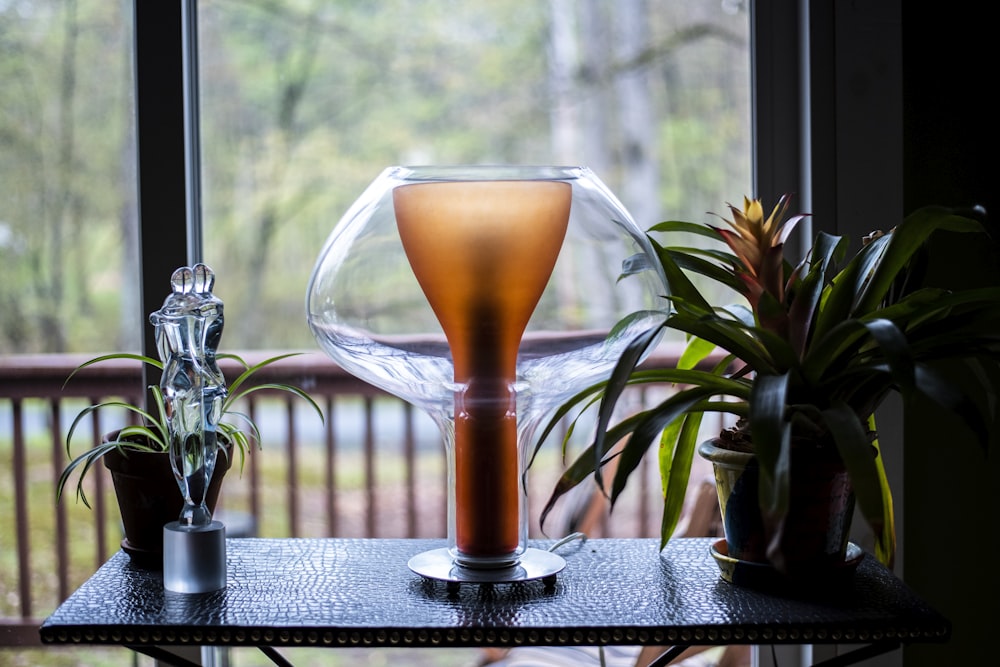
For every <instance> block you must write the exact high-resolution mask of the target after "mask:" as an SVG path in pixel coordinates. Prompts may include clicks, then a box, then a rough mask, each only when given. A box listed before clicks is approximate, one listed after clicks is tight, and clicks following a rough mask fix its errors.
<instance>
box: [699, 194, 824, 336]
mask: <svg viewBox="0 0 1000 667" xmlns="http://www.w3.org/2000/svg"><path fill="white" fill-rule="evenodd" d="M789 201H790V197H789V195H783V196H782V197H781V199H779V200H778V203H777V204H776V205H775V207H774V209H773V210H772V211H771V215H769V216H768V217H767V218H765V217H764V207H763V206H762V205H761V202H760V199H748V198H747V197H744V198H743V210H742V211H741V210H740V209H738V208H737V207H735V206H733V205H732V204H729V210H730V211H731V212H732V214H733V219H732V220H727V219H726V218H723V217H722V216H721V215H720V216H718V217H719V218H721V219H722V220H724V221H725V222H726V223H728V224H729V226H730V227H732V230H729V229H724V228H720V227H712V229H714V230H715V231H716V232H717V233H718V234H719V236H720V237H722V240H723V241H725V242H726V245H728V246H729V248H730V249H731V250H732V251H733V253H734V254H735V255H736V257H737V258H739V260H740V262H741V263H742V264H743V266H742V267H739V266H737V267H736V274H737V277H738V278H739V279H740V280H741V281H742V283H743V288H744V289H743V290H742V294H743V296H744V297H745V298H746V299H747V301H748V302H749V303H750V307H751V308H752V309H753V311H754V313H755V314H756V315H757V318H758V321H759V322H760V323H761V324H762V325H763V326H765V327H766V328H768V329H771V330H774V331H778V332H783V331H784V330H785V329H786V326H787V325H786V322H785V320H786V315H787V304H785V286H786V285H787V284H788V283H789V282H790V281H791V280H792V279H793V278H794V273H793V272H791V271H789V272H788V273H789V274H790V275H786V267H785V255H784V245H785V240H786V239H787V238H788V235H789V234H791V232H792V230H793V229H795V225H796V224H798V222H799V221H800V220H802V219H803V218H804V217H806V214H798V215H795V216H792V217H791V218H787V219H786V218H785V215H786V214H787V212H788V204H789ZM765 294H766V295H770V296H771V297H773V300H772V299H767V298H766V297H765ZM762 299H763V300H765V301H766V303H763V304H762Z"/></svg>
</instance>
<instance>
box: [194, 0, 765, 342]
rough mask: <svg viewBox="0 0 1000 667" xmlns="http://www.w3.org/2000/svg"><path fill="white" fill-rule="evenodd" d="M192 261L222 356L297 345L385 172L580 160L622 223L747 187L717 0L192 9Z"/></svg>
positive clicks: (743, 132)
mask: <svg viewBox="0 0 1000 667" xmlns="http://www.w3.org/2000/svg"><path fill="white" fill-rule="evenodd" d="M198 23H199V42H200V47H199V67H200V78H199V79H200V80H199V84H200V90H201V93H200V94H201V141H202V178H203V203H204V226H205V236H204V238H205V261H206V262H207V263H209V264H210V265H212V267H213V268H214V269H215V271H216V273H217V275H218V281H219V282H218V292H219V294H220V295H221V296H222V297H223V298H224V299H225V301H226V305H227V310H226V314H227V327H226V339H227V341H226V346H227V347H230V348H243V349H246V348H259V347H272V348H287V347H309V348H312V347H313V346H314V342H313V341H312V337H311V334H310V333H309V330H308V327H307V326H306V323H305V314H304V299H305V293H306V286H307V282H308V279H309V276H310V273H311V271H312V268H313V263H314V261H315V259H316V257H317V256H318V254H319V252H320V249H321V247H322V245H323V242H324V240H325V239H326V237H327V235H328V234H329V232H330V230H331V229H332V228H333V226H334V225H335V224H336V222H337V221H338V220H339V219H340V217H341V216H342V215H343V214H344V212H345V211H346V210H347V208H348V207H349V206H350V204H351V203H352V202H353V201H354V200H355V199H356V198H357V197H358V196H359V195H360V194H361V192H362V191H363V190H364V188H365V187H366V186H367V185H368V184H369V183H370V182H371V181H372V180H373V179H374V178H375V177H376V176H377V175H378V174H379V173H380V172H381V171H382V169H384V168H385V167H387V166H391V165H396V164H463V163H519V164H529V163H533V164H552V163H559V164H581V165H585V166H588V167H591V168H592V169H593V170H594V171H595V172H596V173H597V175H598V176H600V177H601V178H602V179H603V180H604V181H605V183H606V184H607V185H608V186H609V187H610V188H611V189H612V190H613V191H614V192H615V193H616V194H617V195H618V196H619V198H620V199H622V201H623V203H624V204H625V205H626V207H627V208H629V210H630V211H631V212H632V213H633V215H634V216H635V218H636V220H637V221H638V222H639V224H640V226H641V227H643V228H646V227H649V226H651V225H652V224H654V223H656V222H658V221H659V220H661V219H662V218H663V217H671V218H678V217H685V218H688V219H694V220H705V219H707V218H706V216H705V212H706V211H716V212H723V211H724V204H725V202H727V201H735V202H737V203H738V202H739V201H740V199H739V198H740V197H742V195H743V194H751V193H750V191H749V188H750V183H751V176H750V160H751V148H750V129H749V128H750V112H749V108H750V107H749V39H748V35H749V24H748V17H747V13H746V9H745V7H743V6H742V4H741V3H739V2H734V1H732V0H725V1H720V0H697V1H695V0H692V1H687V2H682V3H680V2H669V1H668V0H592V1H589V2H577V1H575V0H574V1H571V0H550V1H549V2H522V1H521V0H464V1H463V2H444V1H442V2H421V1H418V0H381V1H378V2H364V3H360V2H353V1H347V0H342V1H339V2H331V1H329V0H294V1H293V0H287V1H284V2H265V1H263V0H203V1H202V2H200V3H199V15H198Z"/></svg>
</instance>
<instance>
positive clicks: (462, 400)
mask: <svg viewBox="0 0 1000 667" xmlns="http://www.w3.org/2000/svg"><path fill="white" fill-rule="evenodd" d="M571 198H572V188H571V186H570V185H569V184H568V183H562V182H559V181H543V180H540V181H516V180H515V181H446V182H432V183H418V184H413V185H405V186H401V187H398V188H396V189H395V190H394V191H393V204H394V207H395V213H396V222H397V225H398V228H399V235H400V238H401V239H402V243H403V248H404V250H405V251H406V256H407V259H408V260H409V262H410V266H411V267H412V268H413V272H414V274H415V276H416V278H417V282H419V283H420V287H421V289H422V290H423V292H424V295H425V296H426V297H427V300H428V302H429V303H430V305H431V308H432V309H433V311H434V314H435V315H436V317H437V319H438V321H439V322H440V323H441V327H442V328H443V329H444V333H445V336H446V337H447V339H448V345H449V347H450V349H451V354H452V360H453V362H454V366H455V376H454V379H455V382H456V384H458V385H460V386H461V387H462V390H461V391H460V392H459V393H458V394H457V395H456V397H455V521H456V523H455V533H456V546H457V548H458V550H459V551H460V552H462V553H463V554H467V555H470V556H485V557H490V556H499V555H503V554H508V553H511V552H513V551H514V550H516V549H517V548H518V543H519V535H520V522H521V519H522V517H520V502H519V497H520V485H519V477H520V465H519V457H518V444H517V416H516V409H515V396H514V393H513V387H514V383H515V381H516V379H517V351H518V348H519V346H520V342H521V337H522V335H523V334H524V330H525V328H526V327H527V325H528V320H529V319H530V318H531V314H532V313H533V312H534V310H535V307H536V306H537V304H538V300H539V299H540V298H541V295H542V292H543V291H544V290H545V286H546V284H548V281H549V277H550V276H551V275H552V270H553V268H554V267H555V263H556V258H557V257H558V256H559V250H560V248H561V247H562V243H563V239H564V238H565V236H566V228H567V226H568V224H569V211H570V202H571Z"/></svg>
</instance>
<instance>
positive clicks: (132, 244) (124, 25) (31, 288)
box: [0, 0, 142, 354]
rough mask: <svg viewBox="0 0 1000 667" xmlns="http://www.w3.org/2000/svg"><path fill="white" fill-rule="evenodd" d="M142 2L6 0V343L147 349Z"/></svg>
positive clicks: (0, 25)
mask: <svg viewBox="0 0 1000 667" xmlns="http://www.w3.org/2000/svg"><path fill="white" fill-rule="evenodd" d="M131 7H132V5H131V2H124V1H123V2H107V1H106V0H75V1H71V2H67V1H65V0H59V1H56V0H0V52H2V54H3V56H2V57H0V81H2V82H3V85H2V86H0V354H12V353H29V352H32V353H34V352H80V351H87V352H93V351H109V350H112V349H114V350H120V349H129V350H138V349H139V336H140V332H141V325H142V323H141V322H139V321H138V318H137V317H136V316H135V313H136V312H137V311H138V305H137V304H138V299H139V294H138V288H137V286H138V275H139V274H138V258H137V256H136V248H137V243H136V240H135V239H136V233H137V231H136V230H137V217H136V197H135V145H134V133H133V131H132V130H133V116H134V103H133V92H132V91H133V82H132V68H131V62H132V27H131V24H132V15H131Z"/></svg>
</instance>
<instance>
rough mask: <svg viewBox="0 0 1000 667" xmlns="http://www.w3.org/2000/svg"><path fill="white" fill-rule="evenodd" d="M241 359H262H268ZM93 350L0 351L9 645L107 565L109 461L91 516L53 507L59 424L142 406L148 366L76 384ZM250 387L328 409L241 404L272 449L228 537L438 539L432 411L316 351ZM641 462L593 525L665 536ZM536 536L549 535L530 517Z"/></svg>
mask: <svg viewBox="0 0 1000 667" xmlns="http://www.w3.org/2000/svg"><path fill="white" fill-rule="evenodd" d="M675 352H676V351H675V348H673V347H670V346H666V347H663V348H662V349H661V350H660V351H659V352H658V353H657V354H655V355H653V356H652V357H651V358H650V360H648V361H647V365H650V366H664V365H668V364H673V363H675V361H676V353H675ZM241 356H243V357H244V359H245V360H246V361H247V362H248V363H250V364H255V363H258V362H259V361H261V360H263V359H266V358H268V357H269V356H273V355H272V354H270V353H267V352H252V353H246V354H244V355H241ZM89 358H90V357H89V356H84V355H65V354H63V355H23V356H8V357H0V461H2V465H0V468H3V469H4V470H5V473H4V474H5V477H6V478H5V479H3V480H2V481H0V497H2V498H3V500H4V504H5V505H8V506H9V507H12V508H13V511H12V512H11V511H9V510H5V511H4V512H2V513H0V520H2V522H3V523H2V524H0V559H3V560H2V563H3V567H2V568H0V574H2V579H0V647H5V646H35V645H39V640H38V632H37V627H38V624H39V623H40V622H41V619H42V618H44V617H45V616H46V615H48V613H50V612H51V611H52V610H53V609H54V608H55V607H56V606H57V605H58V604H59V602H61V601H62V600H63V599H65V598H66V597H67V596H68V595H69V594H70V593H71V592H72V590H74V589H75V588H76V587H77V586H79V585H80V584H81V583H82V582H83V581H84V580H85V579H86V578H87V577H88V576H89V575H90V574H92V573H93V571H94V570H95V569H96V568H97V567H98V566H100V565H101V564H102V563H104V561H105V560H107V558H108V557H109V556H110V554H111V553H112V552H113V551H114V550H116V549H117V548H118V543H119V542H120V540H121V533H120V528H119V525H120V524H119V519H118V510H117V507H116V505H115V500H114V493H113V489H112V484H111V480H110V475H109V474H108V472H107V470H106V469H104V467H103V466H100V465H99V466H95V467H94V469H93V470H92V471H91V472H90V473H89V474H88V475H87V479H86V482H85V489H86V493H87V497H88V499H89V500H90V501H91V505H92V509H87V508H85V507H84V506H83V505H82V503H79V502H77V501H76V499H75V497H74V494H73V492H72V491H73V489H70V488H69V487H67V489H68V490H67V492H66V494H65V495H64V496H63V498H62V500H61V501H60V502H56V500H55V488H56V483H57V481H58V479H59V476H60V474H61V472H62V470H63V468H64V467H65V465H66V464H67V462H68V461H69V458H68V457H67V453H66V443H65V438H66V433H67V430H68V426H69V424H70V423H72V421H73V419H74V417H75V416H76V414H77V413H78V412H79V411H80V410H81V409H82V408H84V407H86V406H87V405H90V404H94V403H97V402H100V401H102V400H106V399H108V398H121V399H123V400H126V401H129V402H139V401H141V400H142V396H143V394H144V393H145V390H144V388H143V386H142V382H143V374H142V369H141V364H139V363H137V362H135V361H133V360H122V359H113V360H108V361H105V362H102V363H99V364H96V365H93V366H89V367H87V368H85V369H82V370H80V371H79V372H76V373H75V374H73V377H72V378H71V379H69V381H67V378H69V376H70V374H71V373H72V372H73V370H74V369H75V368H76V367H77V366H78V365H79V364H81V363H83V362H84V361H86V360H88V359H89ZM220 366H221V367H222V370H223V372H224V373H225V375H226V376H227V378H229V380H230V381H231V380H232V379H233V378H234V377H236V375H237V374H238V373H239V372H240V371H241V370H242V369H241V367H240V366H239V364H237V363H236V362H235V361H234V360H232V359H221V360H220ZM253 382H254V383H258V384H262V383H289V384H295V385H298V386H300V387H302V388H303V389H305V390H306V391H307V392H309V394H310V395H311V396H312V397H313V398H314V399H315V400H316V401H317V403H318V404H319V405H320V407H321V408H322V410H323V413H324V416H323V419H322V420H321V419H320V418H319V417H318V416H317V415H316V414H315V413H314V412H313V411H312V410H311V409H310V408H309V407H308V406H307V405H306V404H305V403H304V402H303V401H301V400H300V399H298V398H296V397H294V396H291V395H290V394H287V393H281V392H269V391H264V390H262V391H259V392H255V393H254V394H252V397H253V398H252V399H251V400H248V401H247V402H246V404H245V405H243V406H239V407H238V411H245V412H246V413H247V414H248V415H249V416H250V417H251V418H253V419H254V420H255V421H256V422H257V423H258V424H259V425H260V427H261V432H262V440H263V443H262V448H261V449H260V450H259V451H258V450H255V451H254V452H252V453H251V454H250V455H249V456H248V457H247V458H246V461H245V463H244V464H243V465H242V467H241V466H240V465H239V464H240V463H241V462H240V461H237V462H236V464H234V467H233V470H232V471H231V472H230V473H229V476H228V477H227V478H226V480H225V483H224V485H223V492H222V497H221V499H220V509H219V511H218V514H219V516H220V517H222V520H223V521H224V522H225V523H226V525H227V532H228V534H230V535H231V536H239V535H247V536H250V535H258V536H262V537H297V536H309V537H323V536H338V537H443V536H444V535H445V533H446V525H445V523H446V481H445V479H446V472H445V452H444V448H443V447H442V446H441V445H440V435H439V432H438V430H437V427H436V426H435V425H434V424H433V422H432V421H431V420H430V418H429V417H428V416H426V415H424V414H423V413H422V412H421V411H419V410H417V409H414V408H413V407H412V406H410V405H409V404H408V403H405V402H403V401H401V400H399V399H398V398H395V397H393V396H390V395H388V394H386V393H385V392H383V391H381V390H379V389H378V388H376V387H373V386H372V385H369V384H367V383H365V382H363V381H361V380H359V379H357V378H356V377H354V376H352V375H350V374H349V373H347V372H346V371H345V370H344V369H342V368H341V367H340V366H338V365H337V364H335V363H334V362H332V361H331V360H329V359H328V358H327V357H326V356H325V355H323V354H321V353H318V352H307V353H303V354H301V355H297V356H293V357H289V358H287V359H283V360H281V361H279V362H277V363H275V364H273V365H270V366H268V367H266V368H264V369H262V370H261V371H260V372H258V373H257V374H255V375H254V376H253ZM663 391H669V388H663ZM630 400H631V405H632V406H633V407H638V406H639V405H642V404H643V402H644V401H647V400H650V399H649V398H648V397H647V396H646V394H645V393H644V392H640V391H637V392H636V393H635V395H634V398H632V399H630ZM126 418H127V416H126V415H125V414H124V413H121V412H120V411H119V413H114V412H113V411H106V410H100V411H97V413H95V414H94V416H93V418H92V419H90V418H88V419H87V420H85V421H84V422H82V423H81V425H80V426H79V427H78V432H77V433H76V434H75V435H74V442H73V448H72V452H71V453H72V455H74V456H75V455H77V454H79V453H80V452H82V451H84V450H85V449H87V448H89V447H90V446H92V445H93V443H96V442H99V441H100V438H101V437H102V435H103V434H104V433H106V432H109V431H111V430H113V429H116V428H120V427H121V426H123V425H125V423H126V422H125V421H124V420H125V419H126ZM581 437H582V436H581ZM558 445H559V443H558V442H555V441H554V442H553V443H551V445H550V446H547V447H545V448H543V456H542V457H540V459H539V461H537V462H536V463H535V464H534V465H533V468H532V471H531V475H530V476H529V479H530V481H531V484H530V489H529V496H530V497H529V506H530V507H534V508H536V512H535V513H534V514H536V515H537V508H538V507H540V506H541V503H543V502H544V501H545V499H546V497H547V494H548V492H549V491H551V489H552V487H553V486H554V483H555V480H556V479H557V477H558V474H559V473H560V472H561V469H562V465H563V461H562V459H561V454H560V447H559V446H558ZM647 468H648V469H649V470H647V474H646V475H642V476H640V483H639V484H638V485H637V486H636V488H635V489H629V493H628V494H627V495H628V497H627V498H625V499H623V500H622V501H621V502H620V503H619V505H621V506H623V507H621V508H619V507H618V506H616V509H615V512H614V513H613V514H611V515H608V514H607V513H606V512H604V513H602V514H601V517H600V519H599V522H598V525H597V526H595V527H594V528H592V531H593V534H594V535H595V536H596V535H601V536H615V537H629V536H648V535H655V534H658V523H657V522H658V512H659V502H660V501H659V499H658V497H659V494H658V492H657V491H658V482H657V481H656V478H655V475H656V473H655V470H652V468H653V466H647ZM71 485H75V480H73V481H72V482H71ZM580 491H581V492H582V493H583V494H586V495H585V497H582V499H579V498H578V499H576V500H574V499H569V500H568V501H567V503H568V506H567V509H565V510H564V512H567V513H568V512H573V511H575V510H574V507H576V506H579V507H583V506H584V504H585V501H588V500H590V499H592V496H594V494H593V491H592V490H590V489H583V488H582V487H581V489H580ZM597 497H598V498H599V495H598V496H597ZM574 503H576V505H574ZM553 523H558V519H557V520H556V521H555V522H553ZM552 525H553V524H552V523H549V524H547V525H546V528H547V529H550V528H551V526H552ZM530 531H531V534H532V535H533V536H538V535H541V534H542V533H541V530H540V527H539V526H537V524H534V523H533V524H532V525H531V528H530ZM549 534H550V535H551V533H549Z"/></svg>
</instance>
